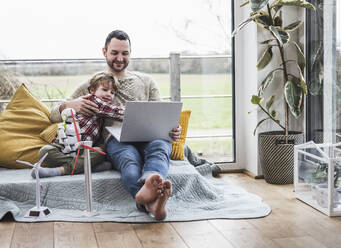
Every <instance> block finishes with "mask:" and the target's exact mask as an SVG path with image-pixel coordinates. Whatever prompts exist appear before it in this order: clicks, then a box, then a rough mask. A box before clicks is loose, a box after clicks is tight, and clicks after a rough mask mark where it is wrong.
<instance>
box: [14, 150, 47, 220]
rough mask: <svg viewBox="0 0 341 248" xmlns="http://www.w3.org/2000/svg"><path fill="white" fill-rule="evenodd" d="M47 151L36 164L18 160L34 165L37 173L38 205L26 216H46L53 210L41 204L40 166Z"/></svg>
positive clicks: (19, 161)
mask: <svg viewBox="0 0 341 248" xmlns="http://www.w3.org/2000/svg"><path fill="white" fill-rule="evenodd" d="M46 156H47V153H46V154H45V155H44V157H42V158H41V159H40V160H39V161H38V162H37V163H35V164H34V165H33V164H31V163H30V162H26V161H21V160H17V162H18V163H21V164H25V165H28V166H31V167H33V169H34V173H35V175H36V206H35V207H33V208H31V209H30V210H29V211H28V212H27V214H26V215H25V217H38V218H40V217H46V216H48V215H49V214H50V213H51V211H50V209H49V208H48V207H42V206H40V178H39V168H40V165H41V163H42V162H43V161H44V159H45V158H46Z"/></svg>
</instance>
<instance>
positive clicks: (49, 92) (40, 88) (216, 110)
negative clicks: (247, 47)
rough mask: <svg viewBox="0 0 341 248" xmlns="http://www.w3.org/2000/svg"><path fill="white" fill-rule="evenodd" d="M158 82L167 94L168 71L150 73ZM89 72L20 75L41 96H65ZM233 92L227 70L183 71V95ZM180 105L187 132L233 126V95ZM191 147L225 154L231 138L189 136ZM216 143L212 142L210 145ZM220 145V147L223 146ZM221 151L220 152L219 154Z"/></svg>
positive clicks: (165, 94) (87, 76) (82, 80)
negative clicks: (187, 116) (187, 114)
mask: <svg viewBox="0 0 341 248" xmlns="http://www.w3.org/2000/svg"><path fill="white" fill-rule="evenodd" d="M150 76H151V77H152V78H153V79H154V80H155V81H156V82H157V84H158V85H159V88H160V91H161V94H162V96H164V97H166V96H170V80H169V74H150ZM90 77H91V75H79V76H32V77H22V78H21V80H22V82H25V83H26V84H27V86H28V87H29V88H30V90H31V91H32V92H33V93H34V94H35V95H36V96H37V97H38V98H40V99H52V98H66V97H68V96H70V95H71V93H72V92H73V91H74V89H75V88H76V87H77V85H79V84H80V83H82V82H84V81H85V80H87V79H88V78H90ZM223 94H228V95H232V83H231V75H230V74H204V75H201V74H183V75H181V95H182V96H203V95H205V96H206V95H223ZM182 101H183V104H184V105H183V109H189V110H191V111H192V114H191V118H190V123H189V132H190V131H196V132H198V131H200V132H202V133H205V130H215V131H217V130H218V131H219V130H221V131H226V130H230V129H232V98H204V99H183V100H182ZM189 142H190V145H191V148H192V150H194V151H205V153H204V155H205V154H215V155H219V154H220V155H226V154H231V153H232V145H231V144H232V142H231V140H226V141H224V142H222V141H219V142H218V141H217V140H215V139H214V138H212V139H211V141H209V142H210V144H208V143H207V142H203V141H202V140H200V139H191V140H189ZM213 144H215V145H213ZM222 147H223V148H222ZM222 153H223V154H222Z"/></svg>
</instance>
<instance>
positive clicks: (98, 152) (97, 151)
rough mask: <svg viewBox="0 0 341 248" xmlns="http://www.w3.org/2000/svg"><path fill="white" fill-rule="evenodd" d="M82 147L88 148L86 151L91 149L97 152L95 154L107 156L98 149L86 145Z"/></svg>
mask: <svg viewBox="0 0 341 248" xmlns="http://www.w3.org/2000/svg"><path fill="white" fill-rule="evenodd" d="M82 146H83V147H84V148H86V149H90V150H93V151H95V152H98V153H100V154H102V155H106V153H105V152H102V151H100V150H97V149H95V148H93V147H91V146H87V145H84V144H82Z"/></svg>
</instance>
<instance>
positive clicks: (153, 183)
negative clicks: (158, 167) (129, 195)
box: [135, 174, 162, 205]
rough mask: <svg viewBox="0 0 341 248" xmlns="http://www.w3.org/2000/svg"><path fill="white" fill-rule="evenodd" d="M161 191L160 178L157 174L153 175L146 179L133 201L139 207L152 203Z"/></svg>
mask: <svg viewBox="0 0 341 248" xmlns="http://www.w3.org/2000/svg"><path fill="white" fill-rule="evenodd" d="M161 191H162V178H161V176H160V175H159V174H153V175H151V176H150V177H148V178H147V179H146V181H145V182H144V185H143V186H142V188H141V189H140V190H139V192H137V194H136V196H135V200H136V202H137V203H139V204H141V205H145V204H146V203H148V202H152V201H154V200H155V199H156V197H157V196H158V195H160V194H161Z"/></svg>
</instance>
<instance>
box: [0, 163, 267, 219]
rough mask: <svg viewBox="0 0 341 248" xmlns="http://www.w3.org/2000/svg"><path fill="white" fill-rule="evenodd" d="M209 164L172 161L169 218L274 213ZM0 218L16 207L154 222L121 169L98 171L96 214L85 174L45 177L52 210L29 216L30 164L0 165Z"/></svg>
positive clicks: (18, 212)
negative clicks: (142, 209)
mask: <svg viewBox="0 0 341 248" xmlns="http://www.w3.org/2000/svg"><path fill="white" fill-rule="evenodd" d="M211 174H212V171H211V166H210V164H207V163H205V164H203V165H200V166H197V167H193V166H192V165H191V164H190V163H189V162H188V161H187V160H185V161H171V167H170V171H169V179H170V180H171V181H172V183H173V193H172V196H171V197H170V198H169V200H168V203H167V212H168V215H167V218H166V219H165V221H190V220H204V219H215V218H231V219H235V218H258V217H263V216H266V215H268V214H269V213H270V211H271V210H270V207H269V206H268V205H266V204H264V203H263V202H262V199H261V198H259V197H258V196H256V195H254V194H250V193H248V192H246V191H245V190H243V189H242V188H240V187H237V186H234V185H232V184H228V183H227V182H225V181H224V180H222V179H216V178H213V177H212V176H211ZM0 175H1V176H0V219H1V218H3V216H4V215H5V214H6V213H11V214H12V215H13V217H14V219H15V220H16V221H22V222H36V221H77V222H102V221H117V222H154V220H153V218H151V216H149V215H148V214H146V213H144V212H140V211H138V210H137V208H136V206H135V201H134V200H133V199H132V198H131V196H130V195H129V194H128V193H127V191H126V190H125V189H124V187H123V185H122V183H121V178H120V174H119V173H118V172H117V171H114V170H111V171H104V172H98V173H93V175H92V182H93V183H92V185H93V202H94V203H93V204H94V209H95V211H96V215H94V216H91V217H87V216H84V210H85V209H86V201H85V183H84V175H75V176H60V177H52V178H48V179H42V180H41V185H42V190H41V202H42V205H43V206H47V207H49V208H50V209H51V211H52V214H51V215H49V216H48V217H46V218H44V219H41V218H40V219H36V218H25V217H24V215H25V213H26V212H27V211H28V209H30V208H32V207H33V206H34V205H35V180H34V179H32V178H31V175H30V170H29V169H22V170H9V169H3V168H0Z"/></svg>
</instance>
